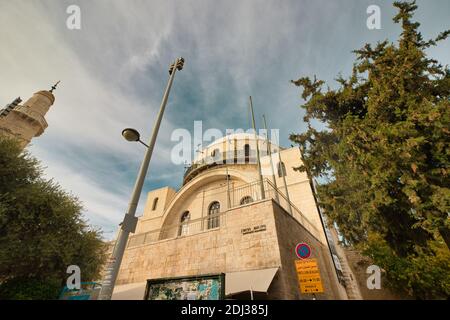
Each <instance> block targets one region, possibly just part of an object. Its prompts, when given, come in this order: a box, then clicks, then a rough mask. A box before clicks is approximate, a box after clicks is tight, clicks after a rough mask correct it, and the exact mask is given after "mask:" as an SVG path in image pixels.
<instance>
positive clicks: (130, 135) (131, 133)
mask: <svg viewBox="0 0 450 320" xmlns="http://www.w3.org/2000/svg"><path fill="white" fill-rule="evenodd" d="M122 136H123V137H124V138H125V140H127V141H130V142H140V143H142V144H143V145H144V146H146V147H147V148H148V145H146V144H145V143H144V142H143V141H142V140H141V135H140V134H139V131H137V130H136V129H133V128H126V129H123V130H122Z"/></svg>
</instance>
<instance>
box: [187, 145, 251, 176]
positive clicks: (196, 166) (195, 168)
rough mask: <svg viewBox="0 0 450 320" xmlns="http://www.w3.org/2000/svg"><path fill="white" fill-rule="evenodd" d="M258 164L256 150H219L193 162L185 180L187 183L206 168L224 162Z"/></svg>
mask: <svg viewBox="0 0 450 320" xmlns="http://www.w3.org/2000/svg"><path fill="white" fill-rule="evenodd" d="M246 163H250V164H256V163H257V158H256V151H255V150H250V151H249V152H248V153H246V152H245V151H244V150H236V152H234V151H228V152H218V153H217V154H215V155H214V156H207V157H204V158H202V159H201V160H200V161H198V162H195V163H193V164H192V165H191V166H190V167H189V168H188V169H187V170H186V172H185V173H184V176H183V182H184V184H186V183H187V182H188V181H190V180H192V179H193V178H194V177H195V176H196V175H197V174H199V173H200V172H203V171H204V170H206V169H209V168H212V167H215V166H217V165H222V164H246Z"/></svg>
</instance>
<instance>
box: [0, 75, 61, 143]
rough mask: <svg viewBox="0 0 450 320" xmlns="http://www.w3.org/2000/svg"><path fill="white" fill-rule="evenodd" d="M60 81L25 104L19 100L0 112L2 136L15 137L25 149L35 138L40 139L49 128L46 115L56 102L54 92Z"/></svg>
mask: <svg viewBox="0 0 450 320" xmlns="http://www.w3.org/2000/svg"><path fill="white" fill-rule="evenodd" d="M58 83H59V81H58V82H57V83H56V84H55V85H53V86H52V88H51V89H50V90H49V91H47V90H42V91H38V92H36V93H35V94H34V95H33V96H32V97H31V98H30V99H28V100H27V101H26V102H25V103H23V104H19V103H20V102H21V101H22V100H21V99H20V98H17V99H16V100H14V101H13V102H12V103H11V104H9V105H8V106H7V107H6V108H4V109H3V110H1V111H0V135H5V136H8V137H14V138H16V139H18V140H19V142H20V145H21V147H22V148H25V147H26V146H27V145H28V144H29V143H30V141H31V139H33V138H34V137H39V136H40V135H41V134H42V133H43V132H44V131H45V129H46V128H47V127H48V124H47V121H45V114H46V113H47V111H48V110H49V109H50V107H51V106H52V105H53V103H54V102H55V96H54V95H53V91H54V90H55V89H56V86H57V85H58Z"/></svg>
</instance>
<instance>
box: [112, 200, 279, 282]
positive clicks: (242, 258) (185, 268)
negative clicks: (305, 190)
mask: <svg viewBox="0 0 450 320" xmlns="http://www.w3.org/2000/svg"><path fill="white" fill-rule="evenodd" d="M221 223H222V225H221V226H220V227H219V228H217V229H213V230H207V231H204V232H201V233H199V234H195V235H188V236H183V237H178V238H175V239H169V240H163V241H159V242H156V243H152V244H147V245H142V246H138V247H133V248H127V250H126V252H125V255H124V258H123V261H122V266H121V269H120V273H119V277H118V280H117V284H125V283H133V282H142V281H145V280H147V279H155V278H164V277H177V276H191V275H199V274H208V273H221V272H233V271H243V270H255V269H265V268H273V267H278V266H280V265H281V261H280V253H279V249H278V241H277V235H276V229H275V221H274V216H273V207H272V201H271V200H265V201H261V202H258V203H253V204H249V205H245V206H241V207H237V208H235V209H232V210H229V211H228V212H227V213H226V214H225V219H223V220H222V221H221ZM259 225H265V226H266V230H265V231H263V232H257V233H252V234H246V235H243V234H242V232H241V230H242V229H244V228H253V227H255V226H259Z"/></svg>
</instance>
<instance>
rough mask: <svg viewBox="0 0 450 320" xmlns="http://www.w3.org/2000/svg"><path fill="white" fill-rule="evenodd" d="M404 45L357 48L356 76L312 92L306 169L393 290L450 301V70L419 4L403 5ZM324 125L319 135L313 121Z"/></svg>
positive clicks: (315, 84) (311, 82) (399, 18)
mask: <svg viewBox="0 0 450 320" xmlns="http://www.w3.org/2000/svg"><path fill="white" fill-rule="evenodd" d="M394 6H395V7H396V8H397V9H398V14H397V15H396V16H395V17H394V19H393V20H394V21H395V22H396V23H399V24H401V27H402V33H401V35H400V38H399V41H398V43H390V42H388V41H383V42H380V43H378V44H377V45H376V46H372V45H370V44H366V45H365V46H364V47H363V48H362V49H360V50H356V51H355V53H356V57H357V59H356V62H355V64H354V67H353V70H352V73H351V75H350V76H349V77H348V78H344V77H342V76H340V77H338V79H337V82H338V84H339V85H338V88H337V89H336V90H332V89H330V88H328V89H327V90H326V91H324V90H323V85H324V82H323V81H320V80H317V79H316V78H315V77H314V78H313V79H310V78H308V77H303V78H300V79H298V80H296V81H292V82H293V83H294V84H295V85H296V86H299V87H301V88H302V89H303V92H302V98H303V99H305V101H306V102H305V104H304V105H303V106H302V108H304V110H305V117H304V120H305V122H307V123H308V130H307V131H306V132H304V133H302V134H292V135H291V140H293V141H295V142H297V143H299V144H300V145H301V146H302V148H303V151H304V166H303V167H300V168H298V169H299V170H305V169H306V168H308V170H310V172H311V174H312V175H313V176H315V177H322V180H326V182H324V183H322V184H321V185H320V186H319V188H318V192H319V196H320V200H321V206H323V208H324V209H325V210H326V212H327V215H328V216H329V217H330V218H331V220H332V221H334V222H336V223H337V224H338V226H339V229H340V231H341V232H342V234H343V235H344V237H345V238H346V240H347V241H349V242H350V243H351V244H353V245H355V246H357V247H359V248H361V249H362V250H363V252H364V253H365V254H367V255H369V256H370V257H371V258H372V259H373V260H374V262H375V263H376V264H378V265H379V266H380V267H382V268H383V269H385V270H386V272H387V278H388V280H389V283H390V285H391V286H393V287H394V288H396V289H398V290H403V291H404V292H407V293H408V294H410V295H412V296H415V297H417V298H443V297H448V296H449V295H450V282H449V280H450V279H449V277H450V263H449V261H450V254H449V249H448V246H449V245H450V221H449V212H450V183H449V163H450V161H449V158H450V147H449V133H450V132H449V131H450V99H449V97H450V70H449V69H448V67H447V66H445V67H444V66H442V65H441V64H439V63H438V61H436V60H434V59H431V58H429V57H428V56H427V54H426V49H427V48H429V47H432V46H436V45H437V44H438V42H439V41H442V40H445V39H446V38H447V36H448V34H449V33H450V32H449V31H445V32H442V33H441V34H440V35H439V36H438V37H437V38H436V39H432V40H427V41H425V40H423V38H422V35H421V34H420V32H419V31H418V28H419V25H420V24H419V23H417V22H413V21H412V16H413V13H414V11H415V10H416V9H417V6H416V4H415V2H395V3H394ZM317 120H318V121H321V122H322V123H323V124H324V126H325V129H324V130H318V129H317V128H316V127H317V126H316V127H315V126H313V123H312V122H313V121H317Z"/></svg>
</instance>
